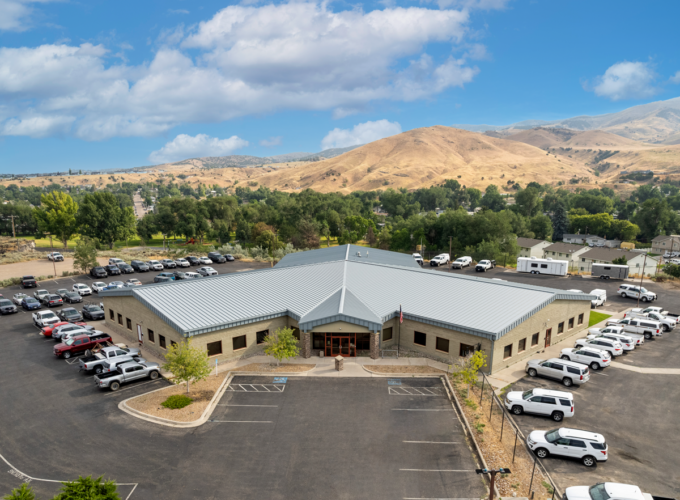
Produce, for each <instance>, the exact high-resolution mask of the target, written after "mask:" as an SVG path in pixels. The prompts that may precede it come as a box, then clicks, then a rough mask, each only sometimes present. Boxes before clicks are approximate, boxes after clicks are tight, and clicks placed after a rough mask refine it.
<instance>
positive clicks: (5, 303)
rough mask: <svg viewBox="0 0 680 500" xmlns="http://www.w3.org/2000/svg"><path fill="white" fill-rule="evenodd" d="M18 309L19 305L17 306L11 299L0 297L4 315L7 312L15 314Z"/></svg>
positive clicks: (0, 310) (0, 305) (1, 311)
mask: <svg viewBox="0 0 680 500" xmlns="http://www.w3.org/2000/svg"><path fill="white" fill-rule="evenodd" d="M17 311H18V309H17V306H15V305H14V304H13V303H12V301H11V300H9V299H0V314H2V315H3V316H4V315H5V314H14V313H15V312H17Z"/></svg>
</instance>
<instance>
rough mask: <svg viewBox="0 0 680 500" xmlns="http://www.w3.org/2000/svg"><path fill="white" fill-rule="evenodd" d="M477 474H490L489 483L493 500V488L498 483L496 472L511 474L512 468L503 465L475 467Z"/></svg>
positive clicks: (490, 498)
mask: <svg viewBox="0 0 680 500" xmlns="http://www.w3.org/2000/svg"><path fill="white" fill-rule="evenodd" d="M475 472H476V473H477V474H489V475H490V476H491V483H490V484H489V500H493V489H494V486H495V484H496V474H499V473H500V474H510V469H507V468H504V467H501V468H499V469H475Z"/></svg>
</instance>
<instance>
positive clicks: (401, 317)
mask: <svg viewBox="0 0 680 500" xmlns="http://www.w3.org/2000/svg"><path fill="white" fill-rule="evenodd" d="M403 322H404V312H403V311H402V310H401V304H399V323H403Z"/></svg>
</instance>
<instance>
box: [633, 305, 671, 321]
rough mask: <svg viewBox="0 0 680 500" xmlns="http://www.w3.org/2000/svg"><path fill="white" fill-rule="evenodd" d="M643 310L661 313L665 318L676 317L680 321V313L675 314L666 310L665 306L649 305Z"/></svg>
mask: <svg viewBox="0 0 680 500" xmlns="http://www.w3.org/2000/svg"><path fill="white" fill-rule="evenodd" d="M642 312H644V313H650V312H654V313H657V314H660V315H661V316H663V317H664V318H669V319H674V320H675V321H676V322H678V321H680V314H675V313H671V312H668V311H664V310H663V307H656V306H648V307H646V308H644V309H643V310H642Z"/></svg>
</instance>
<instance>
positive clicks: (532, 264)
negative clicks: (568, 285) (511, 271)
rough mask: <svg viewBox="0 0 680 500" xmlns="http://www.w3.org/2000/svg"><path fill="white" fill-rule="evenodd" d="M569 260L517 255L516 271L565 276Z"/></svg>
mask: <svg viewBox="0 0 680 500" xmlns="http://www.w3.org/2000/svg"><path fill="white" fill-rule="evenodd" d="M568 269H569V262H567V261H566V260H553V259H539V258H538V257H519V258H518V259H517V271H518V272H520V273H531V274H549V275H551V276H566V275H567V270H568Z"/></svg>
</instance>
